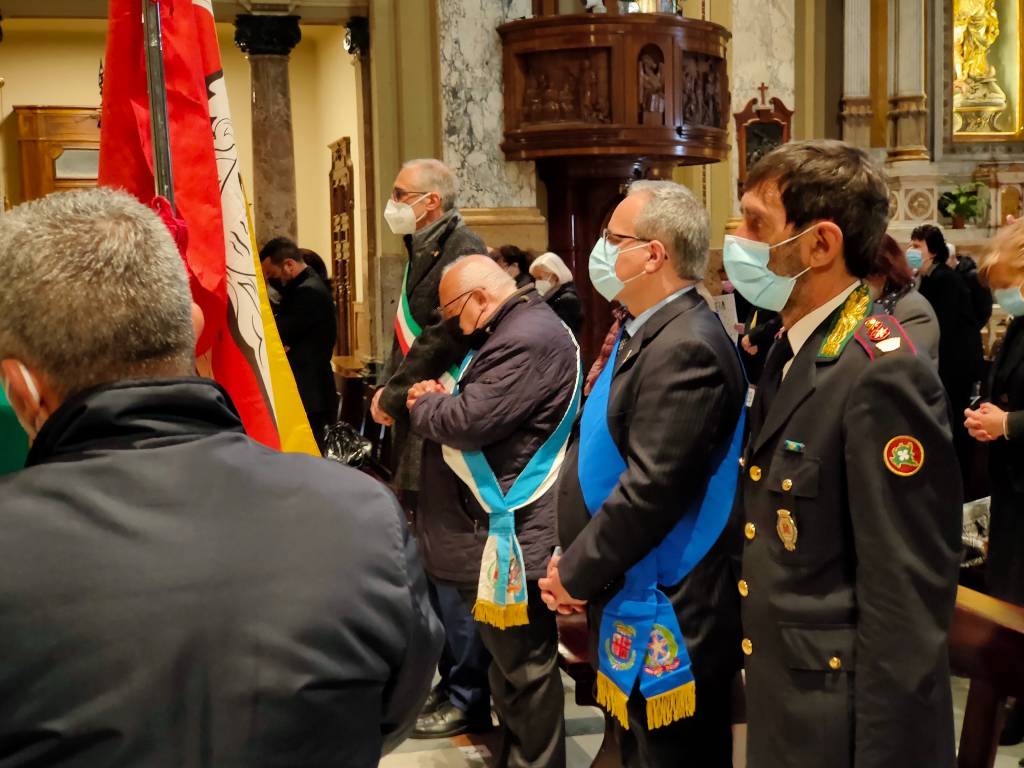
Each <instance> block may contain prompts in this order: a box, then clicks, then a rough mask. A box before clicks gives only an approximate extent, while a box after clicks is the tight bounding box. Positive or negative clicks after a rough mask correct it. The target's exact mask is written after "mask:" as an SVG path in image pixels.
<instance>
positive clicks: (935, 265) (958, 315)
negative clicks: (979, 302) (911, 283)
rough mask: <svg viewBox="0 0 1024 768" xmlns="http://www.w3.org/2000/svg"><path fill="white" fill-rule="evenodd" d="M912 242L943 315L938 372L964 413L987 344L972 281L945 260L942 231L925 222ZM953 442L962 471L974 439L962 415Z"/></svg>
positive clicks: (924, 285)
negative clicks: (920, 257) (978, 316)
mask: <svg viewBox="0 0 1024 768" xmlns="http://www.w3.org/2000/svg"><path fill="white" fill-rule="evenodd" d="M910 237H911V245H912V246H913V247H915V248H919V249H920V250H921V254H922V256H923V263H922V267H921V274H922V277H921V285H920V287H919V289H918V290H919V291H920V293H921V295H922V296H924V297H925V298H926V299H928V303H930V304H931V305H932V309H934V310H935V315H936V317H937V318H938V321H939V378H940V379H941V380H942V386H943V387H944V388H945V390H946V394H947V395H948V396H949V403H950V406H951V408H952V413H954V414H958V415H959V414H961V413H963V411H964V409H965V408H966V407H967V406H968V405H969V404H970V401H971V397H972V395H973V394H974V391H975V389H976V384H977V383H978V382H980V381H981V377H982V375H983V366H984V348H983V346H982V343H981V331H980V327H979V325H978V322H977V317H976V315H975V312H974V308H973V307H974V304H973V302H972V300H971V292H970V289H969V288H968V287H967V283H965V282H964V280H963V278H962V277H961V276H960V275H958V274H957V273H956V272H955V271H954V270H953V268H952V267H950V266H949V265H948V264H947V263H946V262H947V260H948V259H949V248H948V247H947V246H946V241H945V239H944V238H943V237H942V231H941V230H940V229H939V228H938V227H935V226H932V225H930V224H926V225H924V226H920V227H918V228H917V229H915V230H914V231H913V232H912V233H911V236H910ZM952 424H953V443H954V445H955V446H956V453H957V458H958V460H959V462H960V468H961V472H964V473H966V471H967V468H968V467H969V466H970V451H971V443H972V442H973V441H972V440H971V439H970V437H968V435H967V430H966V429H965V428H964V425H963V420H962V419H960V418H959V416H957V418H955V419H952Z"/></svg>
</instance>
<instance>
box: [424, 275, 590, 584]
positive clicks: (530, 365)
mask: <svg viewBox="0 0 1024 768" xmlns="http://www.w3.org/2000/svg"><path fill="white" fill-rule="evenodd" d="M486 328H487V330H488V332H489V337H488V339H487V341H486V342H485V343H484V344H483V346H482V347H480V350H479V351H478V352H477V353H476V355H475V356H474V358H473V362H472V363H471V364H470V366H469V368H467V369H466V372H465V374H464V375H463V377H462V380H461V381H460V383H459V389H460V394H459V395H458V396H457V397H450V396H447V395H426V396H424V397H422V398H420V399H419V400H418V401H417V403H416V405H415V406H413V409H412V414H411V418H412V427H413V429H414V430H415V431H416V432H417V433H418V434H419V435H421V436H422V437H423V438H425V439H426V440H427V441H428V442H427V444H426V450H425V451H424V454H423V478H422V486H421V487H422V493H421V494H420V498H419V508H418V509H417V511H416V518H415V519H416V534H417V537H418V538H419V540H420V547H421V549H422V551H423V553H424V558H425V560H426V565H427V571H428V572H429V573H430V575H431V576H433V577H435V578H438V579H442V580H444V581H449V582H454V583H458V584H461V585H475V584H476V583H477V581H478V580H479V578H480V560H481V558H482V557H483V550H484V543H485V542H486V541H487V531H488V517H487V514H486V513H485V512H484V510H483V509H482V508H481V507H480V504H479V503H478V502H477V500H476V497H475V496H474V495H473V493H472V492H471V491H470V490H469V488H468V487H467V486H466V485H465V483H463V482H462V481H461V480H459V479H458V477H456V476H455V474H454V473H453V472H452V471H451V469H449V467H448V465H447V464H446V463H445V461H444V459H443V457H442V455H441V444H445V445H449V446H451V447H453V448H458V449H459V450H463V451H476V450H482V451H483V452H484V455H485V456H486V457H487V463H488V464H490V466H491V469H492V471H493V472H494V474H495V477H496V478H497V480H498V484H499V485H500V486H501V489H502V491H504V492H508V489H509V488H510V487H511V486H512V483H513V482H515V479H516V478H517V477H518V476H519V474H520V473H521V472H522V471H523V469H524V468H525V467H526V464H527V463H528V462H529V460H530V459H531V458H532V457H533V455H534V454H535V453H536V452H537V450H538V449H539V448H540V447H541V446H542V445H543V444H544V442H545V441H546V440H547V439H548V437H549V436H550V435H551V433H552V432H554V431H555V428H556V427H557V426H558V424H559V423H560V422H561V420H562V417H563V416H564V415H565V412H566V410H567V408H568V407H569V403H570V401H571V400H572V397H573V393H574V386H575V384H576V375H577V367H578V363H577V351H576V345H575V343H574V342H573V340H572V337H571V336H570V334H569V333H568V332H567V331H566V330H565V328H564V327H563V326H562V324H561V322H559V320H558V317H556V316H555V314H554V312H552V311H551V309H550V307H548V306H547V304H545V303H544V300H543V299H542V298H541V297H540V295H539V294H538V293H537V292H536V291H535V290H533V286H532V285H531V286H529V287H527V288H525V289H523V290H521V291H518V292H517V293H516V294H515V295H514V296H513V297H512V298H510V299H509V300H508V301H507V302H506V303H505V304H504V305H503V306H502V307H501V308H500V309H499V310H498V311H497V312H496V313H495V315H494V317H493V318H492V319H491V320H490V321H489V322H488V323H487V326H486ZM554 497H555V494H554V492H553V491H548V493H546V494H544V495H543V496H541V497H540V498H539V499H538V500H537V501H535V502H534V503H533V504H529V505H527V506H525V507H522V508H521V509H518V510H516V513H515V520H516V538H517V539H518V540H519V544H520V546H521V547H522V550H523V557H524V559H525V561H526V577H527V579H530V580H533V579H538V578H540V577H541V576H543V575H544V573H545V569H546V567H547V562H548V559H549V558H550V556H551V550H552V548H553V547H554V546H555V543H556V535H555V506H554V505H555V499H554Z"/></svg>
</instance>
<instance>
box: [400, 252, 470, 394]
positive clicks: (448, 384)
mask: <svg viewBox="0 0 1024 768" xmlns="http://www.w3.org/2000/svg"><path fill="white" fill-rule="evenodd" d="M408 288H409V264H406V265H405V275H404V276H403V277H402V295H401V298H400V299H399V300H398V314H397V315H396V316H395V338H396V339H398V346H399V347H400V348H401V350H402V355H403V356H404V355H408V354H409V349H410V348H411V347H412V345H413V342H415V341H416V339H418V338H419V336H420V334H421V333H423V328H422V327H420V324H419V323H417V322H416V318H415V317H413V316H412V309H411V308H410V307H409V294H408V292H407V291H408ZM458 374H459V367H458V366H455V365H453V366H452V367H451V368H450V369H449V370H447V371H445V372H444V373H443V374H442V375H441V378H440V379H438V381H440V382H441V384H442V385H444V387H445V389H447V390H448V391H449V392H451V391H452V388H453V387H454V386H455V379H456V378H457V377H458Z"/></svg>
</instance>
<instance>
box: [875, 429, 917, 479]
mask: <svg viewBox="0 0 1024 768" xmlns="http://www.w3.org/2000/svg"><path fill="white" fill-rule="evenodd" d="M882 460H883V461H884V462H885V467H886V469H888V470H889V471H890V472H892V473H893V474H894V475H899V476H900V477H910V476H911V475H916V474H917V473H918V472H920V471H921V467H923V466H924V446H922V445H921V441H920V440H918V439H917V438H916V437H911V436H910V435H897V436H896V437H894V438H892V440H890V441H889V442H888V443H886V444H885V448H884V449H883V450H882Z"/></svg>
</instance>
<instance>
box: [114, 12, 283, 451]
mask: <svg viewBox="0 0 1024 768" xmlns="http://www.w3.org/2000/svg"><path fill="white" fill-rule="evenodd" d="M143 2H152V0H110V3H109V17H108V29H107V52H106V61H105V64H104V70H103V71H104V82H103V117H102V126H101V135H100V174H99V182H100V184H102V185H104V186H111V187H120V188H123V189H125V190H127V191H128V192H130V193H131V194H133V195H135V196H136V197H138V198H139V199H140V200H142V201H143V202H146V203H148V202H149V201H150V200H151V199H152V198H153V196H154V182H153V171H152V167H153V166H152V147H151V143H152V141H151V134H150V117H149V98H148V95H147V91H146V68H145V60H144V58H143V29H142V3H143ZM160 18H161V25H162V31H163V46H164V70H165V79H166V84H167V114H168V123H169V132H170V151H171V165H172V168H173V177H174V196H175V204H176V205H177V208H178V213H179V214H180V215H181V216H182V217H183V218H184V220H185V221H186V223H187V224H188V230H189V231H188V245H187V249H186V252H185V263H186V266H187V268H188V272H189V276H190V279H191V285H192V295H193V297H194V299H195V301H196V303H197V304H198V305H199V306H200V307H201V308H202V310H203V314H204V315H205V318H206V325H205V329H204V331H203V335H202V337H201V339H200V340H199V345H198V349H197V351H198V352H199V353H201V354H202V353H204V352H206V351H209V352H210V353H211V357H212V362H213V372H214V377H215V378H216V379H217V381H218V382H220V384H221V385H222V386H223V387H224V388H225V389H226V390H227V391H228V394H229V395H230V396H231V399H232V401H233V402H234V404H235V407H236V408H237V409H238V411H239V414H240V415H241V417H242V422H243V423H244V425H245V428H246V431H247V432H248V433H249V435H250V436H251V437H253V438H254V439H256V440H259V441H260V442H262V443H264V444H266V445H268V446H271V447H274V448H279V447H280V445H281V443H280V438H279V435H278V428H277V424H276V423H275V419H274V415H273V394H272V392H270V391H268V388H267V387H266V386H265V385H264V384H263V383H262V381H261V380H260V378H259V376H258V372H257V371H256V370H254V367H253V365H252V364H251V358H252V355H251V354H249V352H250V350H248V349H247V348H246V349H243V348H242V347H241V346H240V345H239V343H238V340H237V338H236V337H237V328H236V327H233V324H232V323H231V322H229V320H230V319H233V318H229V315H231V314H232V313H231V311H230V305H229V300H228V281H227V279H226V272H227V268H226V261H225V239H224V231H225V230H224V220H223V217H222V213H221V196H220V183H219V180H218V171H217V161H216V159H215V156H214V152H213V134H212V131H211V125H210V112H209V105H208V94H207V84H206V75H207V73H206V72H205V71H204V66H203V57H202V55H200V53H201V51H202V50H203V47H204V46H203V45H202V44H201V43H200V34H199V32H198V30H197V25H196V16H195V10H194V7H193V2H192V0H161V2H160ZM293 386H294V385H293Z"/></svg>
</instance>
